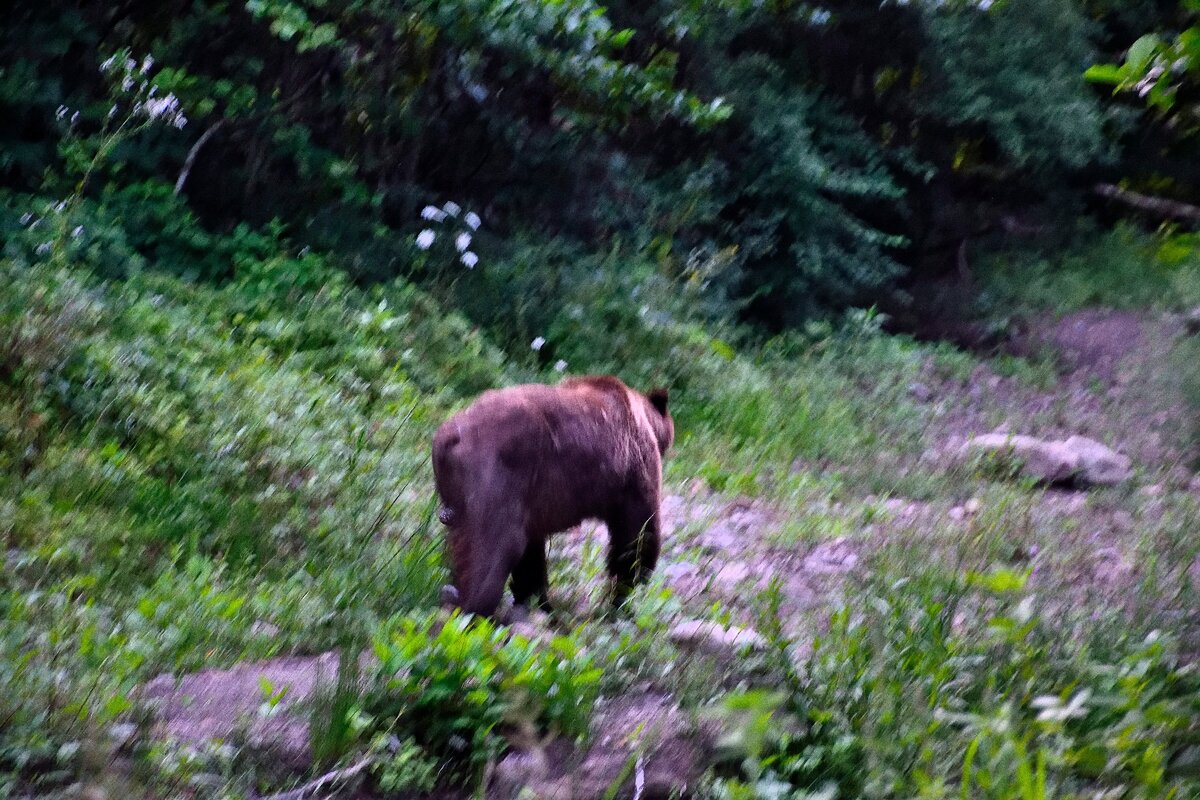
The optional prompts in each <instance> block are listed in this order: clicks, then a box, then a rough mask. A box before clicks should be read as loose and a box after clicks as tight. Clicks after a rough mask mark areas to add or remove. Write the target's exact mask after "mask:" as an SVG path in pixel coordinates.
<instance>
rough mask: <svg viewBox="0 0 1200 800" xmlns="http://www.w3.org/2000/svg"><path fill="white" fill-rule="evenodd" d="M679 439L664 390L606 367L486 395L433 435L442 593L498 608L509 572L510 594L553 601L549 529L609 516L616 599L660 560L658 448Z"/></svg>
mask: <svg viewBox="0 0 1200 800" xmlns="http://www.w3.org/2000/svg"><path fill="white" fill-rule="evenodd" d="M674 438H675V425H674V422H673V421H672V419H671V415H670V413H669V412H668V411H667V392H666V390H662V389H659V390H655V391H652V392H650V393H649V394H642V393H641V392H637V391H634V390H633V389H630V388H629V387H628V386H626V385H625V384H624V383H623V382H621V381H620V380H618V379H617V378H614V377H611V376H592V377H583V378H570V379H567V380H565V381H563V382H562V383H560V384H559V385H557V386H543V385H540V384H530V385H525V386H514V387H511V388H507V389H500V390H496V391H489V392H485V393H484V394H482V395H481V396H480V397H479V398H478V399H477V400H476V401H475V402H474V403H473V404H472V405H471V406H470V407H469V408H467V409H465V410H464V411H461V412H459V413H458V414H456V415H454V416H453V417H451V418H450V419H449V420H447V421H446V422H445V423H444V424H443V425H442V426H441V427H440V428H438V430H437V433H435V434H434V437H433V475H434V483H435V484H436V487H437V492H438V496H439V497H440V499H441V510H440V511H439V518H440V519H441V521H442V522H443V523H444V524H445V525H446V527H447V529H448V533H447V539H448V543H449V550H450V563H451V572H452V574H453V579H454V587H453V588H449V587H448V589H447V591H446V592H445V593H444V595H443V598H444V599H446V600H450V601H453V602H455V603H456V604H457V605H458V606H459V607H461V608H462V609H463V610H464V611H467V612H471V613H475V614H480V615H486V616H490V615H493V614H495V612H496V609H497V607H498V606H499V604H500V599H501V596H502V595H503V593H504V586H505V583H506V582H507V581H508V579H509V577H510V576H511V577H512V588H513V597H514V600H515V602H516V603H517V604H518V605H521V606H526V605H528V604H529V603H530V602H531V601H535V602H536V603H537V604H538V605H539V606H540V607H542V608H547V609H548V608H549V603H548V599H547V579H546V540H547V538H549V537H550V536H551V535H552V534H555V533H558V532H560V531H563V530H566V529H567V528H571V527H573V526H575V525H578V524H579V523H580V522H582V521H584V520H586V519H599V520H602V521H603V522H604V523H605V524H606V525H607V526H608V533H609V555H608V569H609V573H610V575H611V576H612V577H613V579H614V582H615V589H616V600H617V602H618V604H619V603H621V602H622V601H623V600H624V598H625V597H626V595H627V594H628V592H629V590H630V589H631V588H632V586H633V585H634V584H635V583H637V582H638V581H639V580H641V579H642V578H644V577H645V576H646V575H648V574H649V573H650V572H651V571H652V570H653V569H654V565H655V563H656V562H657V560H658V552H659V496H660V494H661V492H662V459H663V456H664V455H665V454H666V451H667V448H668V447H670V446H671V443H672V442H673V440H674Z"/></svg>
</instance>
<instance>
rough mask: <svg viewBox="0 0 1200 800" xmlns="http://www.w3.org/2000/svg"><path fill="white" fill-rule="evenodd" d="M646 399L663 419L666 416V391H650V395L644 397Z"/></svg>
mask: <svg viewBox="0 0 1200 800" xmlns="http://www.w3.org/2000/svg"><path fill="white" fill-rule="evenodd" d="M646 399H648V400H649V401H650V405H652V406H654V408H655V409H656V410H657V411H658V413H660V414H662V415H663V416H664V417H665V416H666V415H667V390H666V389H662V388H658V389H651V390H650V393H649V394H647V395H646Z"/></svg>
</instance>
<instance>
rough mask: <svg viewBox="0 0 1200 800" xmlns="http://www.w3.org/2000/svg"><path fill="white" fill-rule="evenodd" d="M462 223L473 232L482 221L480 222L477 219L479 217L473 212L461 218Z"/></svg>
mask: <svg viewBox="0 0 1200 800" xmlns="http://www.w3.org/2000/svg"><path fill="white" fill-rule="evenodd" d="M463 221H464V222H466V223H467V225H469V226H470V228H471V230H473V231H477V230H479V226H480V224H482V223H483V220H481V219H480V218H479V215H478V214H476V213H475V212H474V211H468V212H467V215H466V216H465V217H463Z"/></svg>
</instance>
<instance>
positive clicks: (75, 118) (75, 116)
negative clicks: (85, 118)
mask: <svg viewBox="0 0 1200 800" xmlns="http://www.w3.org/2000/svg"><path fill="white" fill-rule="evenodd" d="M76 122H79V112H78V111H76V112H75V113H74V114H72V115H71V124H72V125H74V124H75V123H76Z"/></svg>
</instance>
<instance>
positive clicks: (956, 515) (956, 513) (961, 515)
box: [948, 506, 967, 522]
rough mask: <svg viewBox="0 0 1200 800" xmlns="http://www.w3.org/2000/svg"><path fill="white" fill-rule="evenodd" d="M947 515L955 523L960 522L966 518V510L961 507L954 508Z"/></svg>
mask: <svg viewBox="0 0 1200 800" xmlns="http://www.w3.org/2000/svg"><path fill="white" fill-rule="evenodd" d="M948 513H949V517H950V519H952V520H954V521H955V522H962V521H963V520H964V519H966V517H967V510H966V509H965V508H963V507H962V506H954V508H951V509H950V511H949V512H948Z"/></svg>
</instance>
